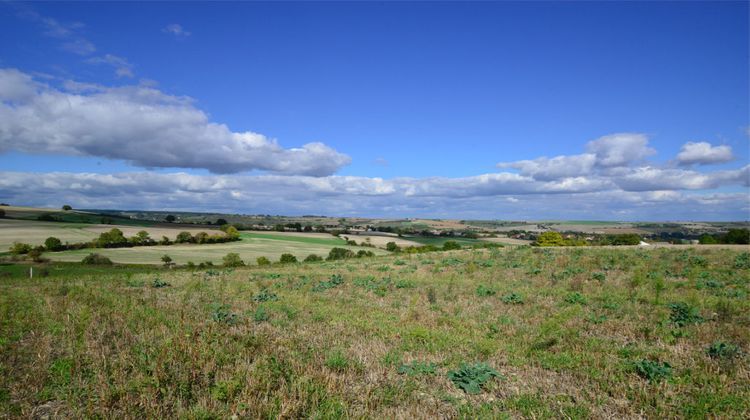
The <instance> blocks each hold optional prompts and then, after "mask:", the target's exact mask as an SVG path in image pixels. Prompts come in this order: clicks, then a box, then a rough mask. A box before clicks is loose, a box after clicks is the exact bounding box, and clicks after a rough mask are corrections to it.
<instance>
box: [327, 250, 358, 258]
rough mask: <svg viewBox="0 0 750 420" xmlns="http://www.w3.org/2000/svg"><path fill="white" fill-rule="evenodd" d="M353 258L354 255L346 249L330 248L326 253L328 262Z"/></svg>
mask: <svg viewBox="0 0 750 420" xmlns="http://www.w3.org/2000/svg"><path fill="white" fill-rule="evenodd" d="M352 257H354V253H353V252H352V251H350V250H348V249H346V248H332V249H331V251H330V252H329V253H328V258H326V259H327V260H328V261H334V260H343V259H347V258H352Z"/></svg>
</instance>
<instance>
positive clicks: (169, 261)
mask: <svg viewBox="0 0 750 420" xmlns="http://www.w3.org/2000/svg"><path fill="white" fill-rule="evenodd" d="M161 261H162V262H163V263H164V265H166V266H169V265H172V257H170V256H169V255H163V256H162V257H161Z"/></svg>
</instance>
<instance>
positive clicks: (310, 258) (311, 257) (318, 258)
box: [305, 254, 323, 262]
mask: <svg viewBox="0 0 750 420" xmlns="http://www.w3.org/2000/svg"><path fill="white" fill-rule="evenodd" d="M315 261H323V257H321V256H320V255H315V254H310V255H308V256H307V257H305V262H315Z"/></svg>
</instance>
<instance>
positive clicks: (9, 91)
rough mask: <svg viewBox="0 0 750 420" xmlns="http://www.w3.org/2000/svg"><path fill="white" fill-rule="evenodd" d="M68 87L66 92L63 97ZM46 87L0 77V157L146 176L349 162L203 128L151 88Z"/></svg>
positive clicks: (15, 74) (324, 151) (312, 171)
mask: <svg viewBox="0 0 750 420" xmlns="http://www.w3.org/2000/svg"><path fill="white" fill-rule="evenodd" d="M71 87H73V88H72V89H71ZM84 87H85V88H86V89H82V88H81V86H80V85H75V84H73V85H71V84H64V86H63V87H59V88H56V87H53V86H50V85H47V84H45V83H42V82H40V81H38V80H35V79H34V78H33V77H32V76H30V75H28V74H26V73H23V72H20V71H18V70H15V69H0V152H3V151H8V150H17V151H21V152H27V153H55V154H66V155H78V156H97V157H103V158H109V159H122V160H125V161H128V162H130V163H132V164H133V165H136V166H142V167H147V168H153V167H175V168H204V169H207V170H209V171H211V172H214V173H236V172H242V171H250V170H263V171H268V172H274V173H279V174H297V175H311V176H325V175H330V174H332V173H334V172H336V171H337V170H338V169H339V168H341V167H342V166H344V165H347V164H349V162H350V161H351V159H350V158H349V157H348V156H346V155H344V154H342V153H339V152H337V151H336V150H334V149H332V148H331V147H329V146H326V145H325V144H323V143H318V142H313V143H308V144H305V145H303V146H302V147H297V148H288V149H286V148H283V147H281V146H280V145H279V144H278V143H277V142H276V140H274V139H269V138H267V137H266V136H264V135H262V134H258V133H253V132H250V131H245V132H235V131H232V130H230V129H229V127H227V126H226V125H224V124H219V123H215V122H212V121H210V119H209V117H208V115H207V114H206V113H205V112H203V111H201V110H200V109H198V108H196V107H195V106H194V104H193V101H192V100H191V99H190V98H186V97H178V96H173V95H169V94H166V93H164V92H161V91H159V90H158V89H155V88H153V87H149V86H143V85H131V86H122V87H105V86H96V85H84Z"/></svg>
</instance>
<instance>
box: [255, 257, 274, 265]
mask: <svg viewBox="0 0 750 420" xmlns="http://www.w3.org/2000/svg"><path fill="white" fill-rule="evenodd" d="M255 262H257V263H258V265H271V260H269V259H268V258H266V257H258V258H256V259H255Z"/></svg>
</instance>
